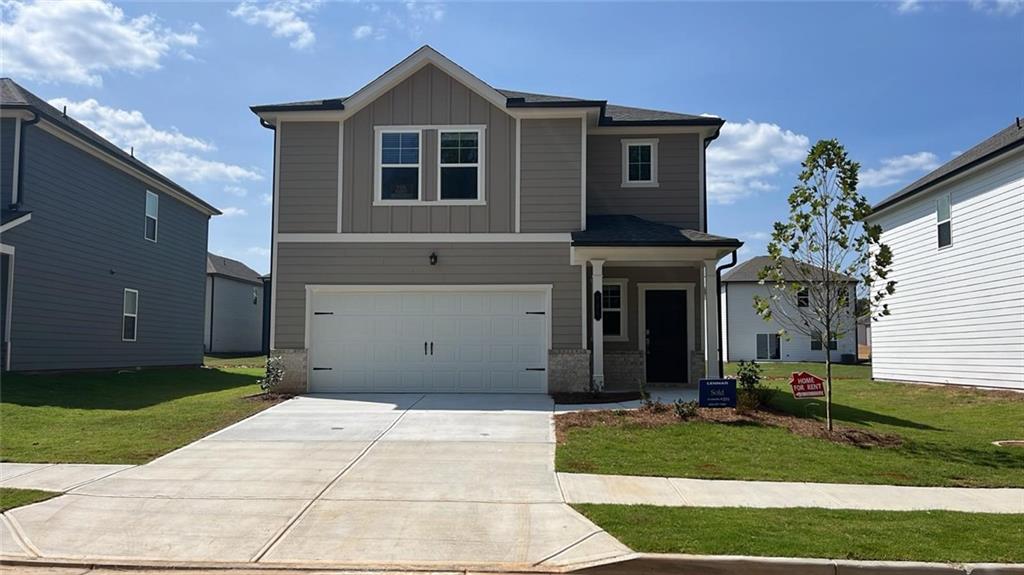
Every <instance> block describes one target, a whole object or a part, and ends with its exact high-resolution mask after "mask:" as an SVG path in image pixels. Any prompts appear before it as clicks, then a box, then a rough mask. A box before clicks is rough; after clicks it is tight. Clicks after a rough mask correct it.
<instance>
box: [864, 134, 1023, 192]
mask: <svg viewBox="0 0 1024 575" xmlns="http://www.w3.org/2000/svg"><path fill="white" fill-rule="evenodd" d="M1022 145H1024V120H1022V119H1021V118H1017V119H1016V120H1014V122H1013V123H1012V124H1010V125H1009V126H1007V127H1006V128H1003V129H1002V130H1000V131H999V132H997V133H996V134H995V135H993V136H992V137H990V138H988V139H987V140H985V141H983V142H981V143H980V144H978V145H977V146H974V147H973V148H971V149H970V150H967V151H966V152H964V153H962V154H960V155H959V156H957V157H955V158H953V159H952V160H950V161H948V162H946V163H945V164H943V165H941V166H939V167H938V168H936V169H935V170H933V171H932V172H931V173H929V174H927V175H925V176H924V177H922V178H920V179H919V180H917V181H916V182H914V183H912V184H910V185H909V186H907V187H905V188H903V189H902V190H900V191H898V192H896V193H895V194H893V195H891V196H889V197H887V198H885V199H884V200H882V201H881V202H878V203H877V204H875V206H874V210H875V211H877V210H881V209H883V208H887V207H889V206H891V205H894V204H896V203H899V202H901V201H903V200H905V199H907V198H909V197H911V196H913V195H915V194H918V193H920V192H923V191H925V190H926V189H928V188H930V187H931V186H934V185H936V184H938V183H941V182H943V181H944V180H947V179H949V178H951V177H953V176H955V175H956V174H958V173H960V172H963V171H964V170H967V169H970V168H972V167H974V166H976V165H978V164H980V163H982V162H985V161H988V160H990V159H992V158H995V157H997V156H999V155H1001V154H1005V153H1006V152H1009V151H1010V150H1014V149H1016V148H1018V147H1020V146H1022Z"/></svg>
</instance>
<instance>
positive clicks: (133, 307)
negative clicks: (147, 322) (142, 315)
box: [121, 288, 139, 341]
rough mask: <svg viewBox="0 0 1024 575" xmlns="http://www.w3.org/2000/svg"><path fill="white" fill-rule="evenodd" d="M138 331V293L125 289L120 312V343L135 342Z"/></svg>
mask: <svg viewBox="0 0 1024 575" xmlns="http://www.w3.org/2000/svg"><path fill="white" fill-rule="evenodd" d="M138 329H139V292H138V290H133V289H128V288H125V290H124V307H123V308H122V310H121V341H135V336H136V335H137V332H138Z"/></svg>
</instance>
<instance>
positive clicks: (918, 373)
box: [870, 118, 1024, 389]
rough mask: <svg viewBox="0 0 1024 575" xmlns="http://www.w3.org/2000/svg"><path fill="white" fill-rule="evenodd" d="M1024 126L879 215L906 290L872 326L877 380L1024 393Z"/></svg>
mask: <svg viewBox="0 0 1024 575" xmlns="http://www.w3.org/2000/svg"><path fill="white" fill-rule="evenodd" d="M1021 123H1022V121H1021V119H1019V118H1018V119H1017V120H1016V121H1015V122H1014V123H1012V124H1011V125H1010V126H1009V127H1007V128H1005V129H1003V130H1002V131H1000V132H999V133H997V134H995V135H994V136H992V137H991V138H989V139H987V140H985V141H984V142H982V143H980V144H978V145H977V146H975V147H973V148H971V149H970V150H968V151H966V152H964V153H963V154H961V155H959V156H957V157H956V158H954V159H953V160H951V161H950V162H948V163H946V164H945V165H943V166H941V167H939V168H938V169H936V170H935V171H933V172H932V173H930V174H928V175H926V176H924V177H923V178H921V179H920V180H918V181H916V182H914V183H912V184H910V185H909V186H907V187H906V188H903V189H902V190H900V191H899V192H897V193H896V194H894V195H892V196H890V197H888V198H886V199H884V200H882V201H881V202H879V204H878V205H876V206H875V207H874V213H873V215H872V216H871V218H870V221H871V222H872V223H875V224H878V225H880V226H881V227H882V242H884V243H885V244H887V245H888V246H889V247H890V248H892V253H893V260H892V273H891V274H889V278H888V279H891V280H895V281H896V282H897V283H896V292H895V293H894V294H893V295H892V296H890V297H888V298H886V302H887V303H888V304H889V311H890V312H891V313H890V315H887V316H884V317H881V318H880V319H878V321H875V322H874V324H873V325H872V326H871V327H872V333H871V367H872V375H873V377H874V378H875V379H885V380H900V381H912V382H914V381H916V382H927V383H951V384H961V385H977V386H990V387H1004V388H1012V389H1024V127H1022V125H1021ZM879 287H880V286H879ZM879 287H876V289H879Z"/></svg>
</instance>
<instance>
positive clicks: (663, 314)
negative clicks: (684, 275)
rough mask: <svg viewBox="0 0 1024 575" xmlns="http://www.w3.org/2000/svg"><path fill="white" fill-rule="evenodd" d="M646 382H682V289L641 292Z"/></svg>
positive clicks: (683, 296) (683, 348)
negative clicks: (644, 332)
mask: <svg viewBox="0 0 1024 575" xmlns="http://www.w3.org/2000/svg"><path fill="white" fill-rule="evenodd" d="M644 294H645V295H644V298H645V299H644V308H645V309H644V323H645V324H646V329H647V333H646V338H647V341H646V344H645V345H646V346H647V382H648V383H683V382H685V381H686V380H687V379H688V378H687V377H686V362H687V358H686V350H687V349H688V348H687V345H686V320H687V318H686V290H681V289H679V290H676V289H673V290H647V291H645V292H644Z"/></svg>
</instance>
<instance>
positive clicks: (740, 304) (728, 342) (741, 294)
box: [721, 256, 857, 362]
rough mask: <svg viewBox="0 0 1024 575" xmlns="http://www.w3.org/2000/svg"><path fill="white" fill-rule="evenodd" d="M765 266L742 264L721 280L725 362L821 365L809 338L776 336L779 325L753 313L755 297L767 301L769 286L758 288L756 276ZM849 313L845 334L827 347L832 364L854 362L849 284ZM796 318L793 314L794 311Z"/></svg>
mask: <svg viewBox="0 0 1024 575" xmlns="http://www.w3.org/2000/svg"><path fill="white" fill-rule="evenodd" d="M767 264H768V257H767V256H759V257H755V258H753V259H750V260H747V261H746V262H743V263H742V264H740V265H739V266H737V267H736V268H734V269H733V270H730V271H729V272H727V273H726V274H725V275H723V276H722V288H721V298H722V303H721V306H722V318H723V320H722V337H723V340H722V341H723V342H724V344H723V348H724V349H723V354H724V356H725V361H740V360H745V361H749V360H752V359H756V360H757V361H759V362H760V361H815V362H824V361H825V354H824V349H823V348H822V346H821V345H819V344H818V343H817V342H813V343H812V341H811V338H810V337H808V336H806V335H803V334H800V333H795V332H792V331H789V332H788V333H787V334H786V335H784V336H779V335H777V334H778V333H779V330H780V329H781V328H782V325H781V324H780V323H779V322H778V321H776V320H774V319H773V320H772V321H765V320H764V319H762V318H761V316H759V315H758V314H757V312H756V311H755V310H754V296H755V295H760V296H762V297H766V298H767V297H769V296H770V292H769V289H770V288H769V286H767V285H760V284H759V283H758V280H757V274H758V272H760V270H761V269H763V268H764V267H765V265H767ZM850 290H851V292H852V293H851V295H850V302H851V304H850V307H851V310H850V311H851V313H850V317H849V318H848V324H849V325H848V326H847V327H846V329H845V330H844V331H845V332H846V333H845V334H844V335H843V337H841V338H840V339H838V340H836V341H835V342H834V344H833V345H832V346H830V347H831V348H834V349H831V350H830V353H829V355H830V357H831V359H832V361H835V362H841V361H849V362H853V361H855V360H856V353H857V330H856V328H855V327H854V320H853V306H854V303H853V302H855V301H856V284H855V283H851V284H850ZM794 315H795V310H794Z"/></svg>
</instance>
